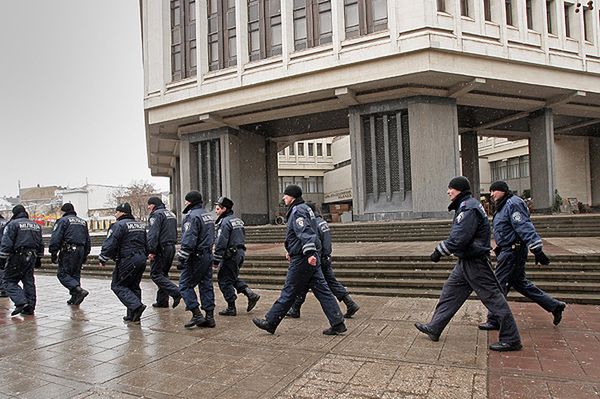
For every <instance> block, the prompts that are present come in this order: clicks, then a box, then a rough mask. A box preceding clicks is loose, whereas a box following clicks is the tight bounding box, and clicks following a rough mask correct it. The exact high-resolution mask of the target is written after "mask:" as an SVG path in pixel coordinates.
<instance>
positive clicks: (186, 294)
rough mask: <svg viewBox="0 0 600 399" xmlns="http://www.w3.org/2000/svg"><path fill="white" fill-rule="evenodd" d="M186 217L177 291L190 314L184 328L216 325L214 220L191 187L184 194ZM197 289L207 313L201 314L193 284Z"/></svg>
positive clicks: (182, 235)
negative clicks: (213, 278) (213, 274)
mask: <svg viewBox="0 0 600 399" xmlns="http://www.w3.org/2000/svg"><path fill="white" fill-rule="evenodd" d="M183 213H184V214H185V218H184V219H183V222H182V234H181V248H180V249H179V252H178V253H177V259H178V260H179V265H178V268H179V269H181V274H180V275H179V292H180V293H181V296H182V297H183V301H184V302H185V308H186V310H189V311H190V312H192V318H191V319H190V321H189V322H187V323H186V324H185V325H184V326H185V327H186V328H193V327H195V326H197V327H208V328H212V327H215V325H216V323H215V317H214V310H215V292H214V290H213V285H212V267H211V266H212V263H213V256H212V246H213V243H214V240H215V223H214V220H213V218H212V216H211V214H210V213H208V212H207V211H206V209H204V205H203V203H202V194H200V192H199V191H190V192H189V193H187V194H186V196H185V209H184V210H183ZM196 286H198V290H199V291H200V302H202V310H204V311H205V312H206V316H204V315H202V312H201V311H200V305H199V303H198V297H197V296H196V291H195V288H196Z"/></svg>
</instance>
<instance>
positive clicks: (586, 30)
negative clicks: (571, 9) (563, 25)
mask: <svg viewBox="0 0 600 399" xmlns="http://www.w3.org/2000/svg"><path fill="white" fill-rule="evenodd" d="M593 17H594V13H593V12H592V8H590V7H585V6H584V7H583V38H584V39H585V40H586V41H588V42H593V41H594V40H593V36H594V34H593V31H594V23H593V20H592V18H593Z"/></svg>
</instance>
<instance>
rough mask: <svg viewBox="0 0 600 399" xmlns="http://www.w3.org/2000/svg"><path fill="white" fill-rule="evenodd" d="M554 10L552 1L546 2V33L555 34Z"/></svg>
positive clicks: (547, 0)
mask: <svg viewBox="0 0 600 399" xmlns="http://www.w3.org/2000/svg"><path fill="white" fill-rule="evenodd" d="M555 13H556V10H555V8H554V0H546V24H547V25H548V33H552V34H556V26H555V22H554V21H556V14H555Z"/></svg>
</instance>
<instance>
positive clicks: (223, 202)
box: [215, 197, 233, 209]
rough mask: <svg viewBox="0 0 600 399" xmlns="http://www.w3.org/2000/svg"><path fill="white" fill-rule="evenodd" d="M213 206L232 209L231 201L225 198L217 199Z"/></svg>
mask: <svg viewBox="0 0 600 399" xmlns="http://www.w3.org/2000/svg"><path fill="white" fill-rule="evenodd" d="M215 205H220V206H222V207H223V208H227V209H231V208H233V201H232V200H230V199H229V198H227V197H219V199H218V200H217V202H215Z"/></svg>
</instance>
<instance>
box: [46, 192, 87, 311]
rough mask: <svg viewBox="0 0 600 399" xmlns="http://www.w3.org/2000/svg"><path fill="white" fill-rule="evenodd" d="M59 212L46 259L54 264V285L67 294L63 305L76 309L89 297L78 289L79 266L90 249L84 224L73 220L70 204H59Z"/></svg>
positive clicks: (84, 222)
mask: <svg viewBox="0 0 600 399" xmlns="http://www.w3.org/2000/svg"><path fill="white" fill-rule="evenodd" d="M60 210H61V211H62V212H64V214H63V216H62V217H61V218H60V219H58V220H57V221H56V224H55V225H54V230H52V236H51V237H50V245H49V247H48V248H49V250H50V259H51V261H52V263H58V271H57V277H58V281H60V283H61V284H62V285H63V286H64V287H65V288H66V289H68V290H69V293H70V294H71V298H70V299H69V300H68V301H67V304H68V305H79V304H81V302H83V300H84V299H85V297H86V296H88V294H89V292H88V291H86V290H84V289H83V288H81V266H82V265H83V264H84V263H85V262H86V259H87V256H88V255H89V253H90V250H91V248H92V247H91V243H90V234H89V232H88V227H87V223H86V221H85V220H83V219H81V218H80V217H78V216H77V213H76V212H75V208H74V207H73V204H70V203H66V204H63V206H62V207H61V208H60ZM59 252H60V253H59Z"/></svg>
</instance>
